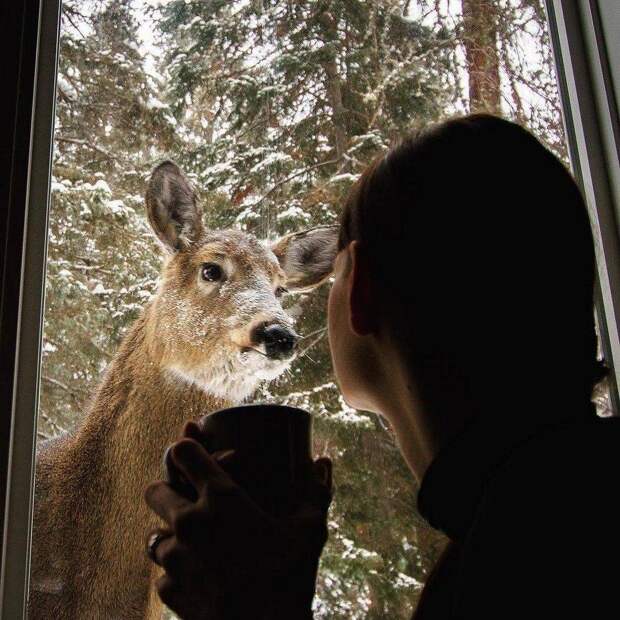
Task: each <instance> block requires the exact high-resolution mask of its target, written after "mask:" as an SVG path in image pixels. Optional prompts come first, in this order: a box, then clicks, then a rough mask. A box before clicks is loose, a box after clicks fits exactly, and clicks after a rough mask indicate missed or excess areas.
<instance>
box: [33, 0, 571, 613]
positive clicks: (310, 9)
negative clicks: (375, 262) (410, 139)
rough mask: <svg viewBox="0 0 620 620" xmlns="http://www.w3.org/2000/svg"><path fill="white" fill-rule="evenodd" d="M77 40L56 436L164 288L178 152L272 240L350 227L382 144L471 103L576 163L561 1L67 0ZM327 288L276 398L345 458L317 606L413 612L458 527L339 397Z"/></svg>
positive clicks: (229, 208) (49, 320)
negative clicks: (553, 43) (160, 216)
mask: <svg viewBox="0 0 620 620" xmlns="http://www.w3.org/2000/svg"><path fill="white" fill-rule="evenodd" d="M60 43H61V54H60V68H59V75H58V89H57V106H56V125H55V149H54V163H53V183H52V209H51V220H50V234H49V256H48V268H47V291H46V310H45V337H44V350H43V370H42V397H41V406H40V412H39V426H38V435H39V438H41V439H43V438H47V437H52V436H55V435H57V434H59V433H61V432H63V431H67V430H68V431H70V430H72V429H74V428H75V427H76V425H78V424H79V423H80V420H81V418H82V415H83V413H84V411H85V410H86V408H87V403H88V398H89V396H90V395H91V394H92V391H93V388H94V387H95V385H96V384H97V383H98V382H99V380H100V378H101V376H102V373H103V372H104V370H105V368H106V365H107V364H108V362H109V361H110V360H111V359H112V357H113V355H114V352H115V350H116V347H117V345H118V343H119V342H120V340H121V338H122V337H123V334H124V333H125V331H126V329H127V327H128V326H129V325H130V324H131V323H132V322H133V321H134V320H135V318H136V317H137V316H138V314H139V312H140V311H141V308H142V307H143V306H144V305H145V303H146V302H147V301H148V300H149V299H150V297H151V296H152V295H153V293H154V291H155V289H156V286H157V278H158V272H159V266H160V260H161V257H160V253H159V250H158V248H157V244H156V243H155V241H154V239H153V237H152V235H151V234H150V233H149V229H148V226H147V224H146V219H145V213H144V206H143V195H144V190H145V186H146V180H147V178H148V175H149V173H150V171H151V170H152V169H153V167H154V166H155V165H156V164H157V163H158V162H160V161H161V160H162V159H164V158H172V159H174V160H175V161H177V162H178V163H179V164H180V165H181V166H182V167H183V168H184V170H185V171H186V172H187V173H188V175H189V177H190V179H191V180H192V181H193V183H194V184H195V186H196V188H197V190H198V192H199V196H200V201H201V204H202V206H203V208H204V210H205V214H206V220H207V224H208V225H209V226H210V227H218V228H223V227H237V228H242V229H244V230H247V231H250V232H253V233H255V234H256V235H257V236H260V237H262V238H266V237H270V236H271V237H275V236H278V235H281V234H284V233H287V232H290V231H293V230H299V229H303V228H307V227H310V226H313V225H317V224H331V223H335V222H337V220H338V215H339V209H340V205H341V204H342V201H343V197H344V196H345V195H346V193H347V191H348V189H349V188H350V186H351V184H352V183H353V182H354V181H355V179H356V178H357V177H358V176H359V175H360V173H361V171H362V170H363V169H364V167H365V166H366V165H367V164H368V163H369V162H370V161H371V160H372V159H373V158H374V157H375V156H377V155H378V154H380V153H383V152H385V150H386V149H388V148H389V146H390V145H391V144H393V143H394V141H396V140H397V139H398V137H399V136H402V135H403V134H404V133H405V132H407V131H411V130H415V129H417V128H420V127H423V126H425V125H427V124H428V123H431V122H434V121H437V120H441V119H444V118H446V117H449V116H451V115H454V114H458V113H465V112H469V111H487V112H492V113H498V114H502V115H503V116H505V117H507V118H510V119H513V120H515V121H517V122H519V123H521V124H523V125H524V126H526V127H528V128H529V129H530V130H532V131H533V132H534V133H535V134H536V135H537V136H538V137H539V138H540V139H541V140H543V141H544V142H545V143H546V144H547V145H548V146H549V147H550V148H551V149H552V150H553V151H554V152H555V153H557V154H558V155H559V156H560V157H561V158H562V159H564V160H565V161H566V159H567V154H566V149H565V145H564V136H563V128H562V119H561V112H560V105H559V100H558V93H557V88H556V82H555V74H554V70H553V59H552V54H551V48H550V43H549V35H548V32H547V26H546V16H545V11H544V7H543V2H542V0H406V1H403V0H372V1H360V0H318V1H310V0H299V1H292V0H204V1H199V0H172V1H169V2H165V1H162V0H159V1H158V0H150V1H147V0H142V1H139V0H90V1H89V2H81V1H79V0H65V1H64V3H63V8H62V30H61V42H60ZM481 172H482V174H483V171H481ZM498 208H500V209H501V203H500V204H498ZM326 295H327V286H324V287H322V289H321V290H320V291H319V292H318V293H315V294H313V295H312V296H310V295H308V296H304V295H302V296H296V297H291V298H289V300H288V302H287V304H288V306H289V307H290V310H291V312H293V313H296V315H297V316H298V317H299V319H298V329H299V331H300V332H301V333H303V334H305V335H307V336H308V338H306V339H305V340H304V342H305V343H306V344H305V345H304V347H303V350H302V354H301V355H299V357H298V359H297V360H296V362H295V363H294V365H293V367H292V369H291V372H290V373H287V374H286V375H285V376H283V377H282V379H281V380H279V381H277V382H276V383H272V384H270V385H267V386H264V387H263V388H261V390H260V392H259V394H257V396H256V398H257V399H274V400H276V401H277V402H283V403H289V404H293V405H297V406H301V407H304V408H306V409H308V410H310V411H311V412H312V413H313V415H314V419H315V423H314V428H315V432H314V443H315V446H314V448H315V453H316V454H327V455H328V456H330V457H331V458H332V459H333V460H334V469H335V485H336V496H335V500H334V503H333V505H332V508H331V512H330V524H329V525H330V539H329V542H328V545H327V547H326V550H325V553H324V555H323V558H322V562H321V569H320V577H319V583H318V591H317V597H316V603H315V605H316V614H315V615H316V617H317V618H330V619H337V618H347V619H348V620H355V619H358V618H367V619H369V620H373V619H376V620H379V619H385V618H394V619H399V618H409V617H410V615H411V612H412V609H413V608H414V607H415V605H416V602H417V598H418V596H419V592H420V590H421V587H422V585H423V583H424V581H425V579H426V577H427V575H428V573H429V570H430V568H431V567H432V565H433V562H434V561H435V559H436V557H437V555H438V553H439V552H440V550H441V548H442V546H443V544H444V540H443V539H442V537H441V536H440V535H438V534H437V533H435V532H433V531H432V530H430V529H429V528H428V527H427V526H426V525H425V524H424V523H423V522H422V521H421V519H420V518H419V517H418V516H417V515H416V510H415V506H416V491H417V489H416V485H415V482H414V481H413V480H412V478H411V476H410V473H409V471H408V469H407V467H406V465H405V464H404V462H403V460H402V459H401V457H400V454H399V452H398V449H397V447H396V446H395V444H394V441H393V437H392V434H391V431H390V429H389V428H388V427H387V426H386V425H385V423H384V422H382V421H381V420H380V419H378V418H377V417H376V416H374V415H370V414H367V413H365V412H358V411H354V410H351V409H350V408H348V407H347V406H346V404H345V403H344V402H343V400H342V398H341V396H340V395H339V393H338V390H337V388H336V385H335V382H334V378H333V375H332V370H331V365H330V360H329V352H328V350H327V346H326V332H325V312H324V309H325V301H326Z"/></svg>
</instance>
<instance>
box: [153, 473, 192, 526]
mask: <svg viewBox="0 0 620 620" xmlns="http://www.w3.org/2000/svg"><path fill="white" fill-rule="evenodd" d="M144 499H145V501H146V503H147V505H148V506H149V508H150V509H151V510H152V511H153V512H155V513H156V514H157V515H158V516H160V517H161V518H162V519H163V520H164V521H165V522H166V523H167V524H168V525H170V526H172V524H173V523H174V521H175V518H176V516H177V515H178V514H179V513H181V512H184V511H187V510H188V509H189V508H191V506H193V505H194V503H193V502H191V501H189V500H188V499H186V498H184V497H182V496H181V495H179V494H178V493H176V492H175V491H174V490H173V489H172V487H171V486H170V485H169V484H168V483H167V482H164V481H163V480H159V481H158V482H152V483H151V484H149V486H148V487H146V491H145V492H144Z"/></svg>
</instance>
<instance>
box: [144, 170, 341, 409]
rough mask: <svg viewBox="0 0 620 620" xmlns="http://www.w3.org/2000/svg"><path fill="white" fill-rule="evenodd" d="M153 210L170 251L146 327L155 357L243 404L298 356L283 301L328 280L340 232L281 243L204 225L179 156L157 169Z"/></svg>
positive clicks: (182, 376) (323, 230)
mask: <svg viewBox="0 0 620 620" xmlns="http://www.w3.org/2000/svg"><path fill="white" fill-rule="evenodd" d="M146 207H147V214H148V219H149V222H150V224H151V227H152V229H153V231H154V232H155V234H156V236H157V238H158V239H159V240H160V242H161V244H162V246H163V248H164V249H165V251H166V254H167V258H166V261H165V264H164V267H163V273H162V279H161V283H160V286H159V290H158V293H157V295H156V296H155V299H154V300H153V303H152V305H151V308H150V311H149V314H148V320H147V326H146V329H147V346H149V348H150V349H151V352H152V353H153V354H154V356H153V359H158V360H160V363H161V366H162V370H164V371H165V372H167V373H168V374H169V375H170V376H171V377H174V378H176V379H178V380H181V381H184V382H187V383H190V384H195V385H197V386H199V387H200V388H201V389H204V390H205V391H207V392H209V393H211V394H214V395H215V396H218V397H221V398H225V399H227V400H232V401H240V400H243V399H244V398H246V397H247V396H249V395H250V394H251V393H252V392H253V391H254V390H255V389H256V387H257V385H258V383H259V382H260V381H261V380H268V379H274V378H275V377H277V376H278V375H280V374H281V373H282V372H283V371H284V370H285V368H286V367H287V366H288V365H289V364H290V362H291V360H292V359H293V357H294V353H295V345H296V343H297V340H298V336H297V334H296V332H295V330H294V328H293V320H292V319H291V317H290V316H289V315H287V313H286V312H285V311H284V309H283V308H282V304H281V298H282V296H283V295H284V294H285V293H287V292H289V291H290V292H293V291H308V290H311V289H313V288H314V287H316V286H318V285H319V284H321V283H322V282H323V281H324V280H326V279H327V277H328V276H329V275H330V273H331V271H332V267H333V261H334V257H335V254H336V238H337V228H336V227H319V228H315V229H312V230H306V231H303V232H299V233H293V234H289V235H287V236H285V237H283V238H281V239H279V240H278V241H276V242H267V241H259V240H258V239H257V238H256V237H254V236H253V235H250V234H247V233H244V232H241V231H237V230H221V231H211V230H206V229H205V227H204V225H203V222H202V212H201V209H200V208H199V207H198V205H197V202H196V197H195V194H194V191H193V190H192V187H191V185H190V184H189V182H188V181H187V179H186V178H185V176H184V175H183V173H182V172H181V170H180V169H179V168H178V167H177V166H176V165H175V164H173V163H172V162H164V163H163V164H161V165H159V166H158V167H157V168H156V169H155V170H154V171H153V174H152V176H151V179H150V182H149V185H148V189H147V193H146Z"/></svg>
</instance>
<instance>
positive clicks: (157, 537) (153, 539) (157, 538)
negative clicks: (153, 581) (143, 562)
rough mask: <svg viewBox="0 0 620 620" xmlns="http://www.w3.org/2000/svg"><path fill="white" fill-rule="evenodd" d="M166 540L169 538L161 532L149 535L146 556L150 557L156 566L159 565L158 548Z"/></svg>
mask: <svg viewBox="0 0 620 620" xmlns="http://www.w3.org/2000/svg"><path fill="white" fill-rule="evenodd" d="M164 538H167V536H166V535H165V534H162V533H161V532H153V533H152V534H150V535H149V537H148V539H147V541H146V555H148V556H149V558H150V559H151V560H152V561H153V562H155V564H159V562H158V561H157V555H156V554H157V547H158V545H159V543H160V542H161V541H162V540H163V539H164Z"/></svg>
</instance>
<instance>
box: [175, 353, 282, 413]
mask: <svg viewBox="0 0 620 620" xmlns="http://www.w3.org/2000/svg"><path fill="white" fill-rule="evenodd" d="M291 361H292V360H272V359H268V358H267V357H265V356H263V355H261V354H260V353H255V352H253V351H248V352H239V353H238V355H237V356H236V357H233V358H232V359H231V358H228V359H227V360H222V362H223V363H222V364H221V365H217V364H214V363H213V360H210V364H209V366H207V367H197V368H182V367H180V366H168V367H167V371H168V374H169V376H170V377H171V378H172V379H174V380H175V381H181V382H182V383H183V384H185V385H192V386H195V387H197V388H199V389H201V390H203V391H204V392H205V393H207V394H211V395H213V396H215V397H217V398H222V399H224V400H228V401H231V402H233V403H240V402H243V401H244V400H246V399H247V398H249V397H250V396H251V395H252V394H253V393H254V392H255V391H256V389H257V388H258V385H259V384H260V383H261V382H262V381H271V380H273V379H275V378H277V377H279V376H280V375H281V374H282V373H283V372H284V371H285V370H286V369H287V368H288V367H289V366H290V364H291Z"/></svg>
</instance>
